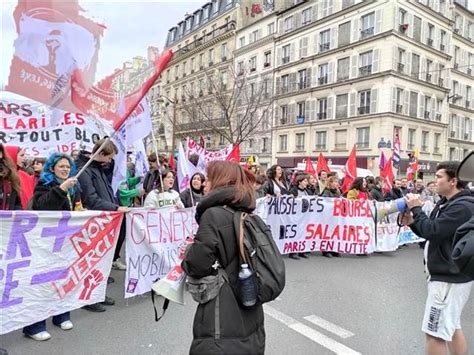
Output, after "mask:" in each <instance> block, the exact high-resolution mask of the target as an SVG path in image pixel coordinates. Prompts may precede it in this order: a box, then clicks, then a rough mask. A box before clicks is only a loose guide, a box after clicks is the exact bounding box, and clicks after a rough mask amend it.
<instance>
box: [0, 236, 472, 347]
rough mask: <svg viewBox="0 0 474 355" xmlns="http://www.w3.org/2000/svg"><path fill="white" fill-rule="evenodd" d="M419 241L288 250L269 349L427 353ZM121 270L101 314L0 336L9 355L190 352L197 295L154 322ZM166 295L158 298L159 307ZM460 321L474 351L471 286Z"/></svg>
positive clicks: (268, 320)
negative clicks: (331, 252)
mask: <svg viewBox="0 0 474 355" xmlns="http://www.w3.org/2000/svg"><path fill="white" fill-rule="evenodd" d="M422 258H423V255H422V250H421V249H420V248H419V247H418V246H417V245H410V246H408V247H405V248H402V249H400V250H398V251H396V252H393V253H384V254H372V255H370V256H368V257H356V256H343V257H341V258H332V259H328V258H325V257H322V256H321V255H320V254H319V253H317V254H314V255H311V256H310V258H309V259H301V260H291V259H288V258H285V262H286V266H287V284H286V288H285V290H284V292H283V293H282V294H281V296H280V297H279V298H278V299H277V300H275V301H274V302H271V303H269V304H267V305H265V307H264V308H265V330H266V334H267V338H266V354H278V355H280V354H291V355H298V354H305V355H306V354H335V353H336V354H358V353H360V354H374V355H380V354H404V355H405V354H410V355H411V354H423V353H424V335H423V333H422V332H421V330H420V327H421V321H422V318H423V310H424V303H425V297H426V281H425V275H424V273H423V261H422ZM123 275H124V272H120V271H113V272H112V276H113V277H114V278H115V279H116V282H115V283H114V284H111V285H109V288H108V295H109V296H112V297H114V298H115V300H116V305H115V306H112V307H108V309H107V311H106V312H104V313H91V312H88V311H85V310H77V311H74V312H72V321H73V323H74V329H73V330H71V331H61V330H60V329H59V328H57V327H54V326H53V325H52V324H51V321H50V320H49V321H48V330H49V331H50V332H51V334H52V339H50V340H48V341H46V342H43V343H38V342H35V341H33V340H30V339H27V338H25V337H24V336H23V335H22V333H21V330H20V331H15V332H12V333H10V334H6V335H4V336H1V337H0V347H3V348H6V349H7V350H8V352H9V354H12V355H24V354H35V355H36V354H37V355H41V354H67V355H69V354H71V355H74V354H99V355H100V354H114V355H115V354H166V355H170V354H186V353H188V350H189V345H190V343H191V340H192V322H193V316H194V311H195V308H196V304H195V303H194V302H193V300H192V299H191V297H190V296H189V295H186V305H185V306H180V305H176V304H171V305H170V307H169V309H168V311H167V313H166V315H165V317H164V318H163V319H162V320H161V321H160V322H158V323H155V321H154V313H153V307H152V303H151V298H150V295H149V294H147V295H144V296H141V297H135V298H131V299H128V300H125V299H123ZM161 302H162V300H160V301H159V303H160V305H159V306H161ZM462 325H463V329H464V332H465V335H466V338H467V339H468V342H469V350H470V353H474V294H471V297H470V299H469V301H468V304H467V306H466V307H465V309H464V312H463V319H462Z"/></svg>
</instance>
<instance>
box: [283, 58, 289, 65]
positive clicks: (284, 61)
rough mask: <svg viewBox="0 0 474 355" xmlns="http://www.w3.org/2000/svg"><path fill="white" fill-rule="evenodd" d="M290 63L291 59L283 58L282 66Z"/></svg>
mask: <svg viewBox="0 0 474 355" xmlns="http://www.w3.org/2000/svg"><path fill="white" fill-rule="evenodd" d="M289 62H290V57H283V58H281V63H282V64H286V63H289Z"/></svg>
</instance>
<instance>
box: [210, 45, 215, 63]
mask: <svg viewBox="0 0 474 355" xmlns="http://www.w3.org/2000/svg"><path fill="white" fill-rule="evenodd" d="M213 64H214V49H213V48H211V49H209V66H211V65H213Z"/></svg>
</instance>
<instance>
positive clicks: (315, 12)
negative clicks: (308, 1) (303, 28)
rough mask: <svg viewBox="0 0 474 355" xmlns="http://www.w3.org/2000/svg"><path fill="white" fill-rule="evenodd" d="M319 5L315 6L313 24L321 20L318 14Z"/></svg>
mask: <svg viewBox="0 0 474 355" xmlns="http://www.w3.org/2000/svg"><path fill="white" fill-rule="evenodd" d="M318 10H319V9H318V4H314V5H313V22H314V21H316V20H317V19H318V18H319V13H318Z"/></svg>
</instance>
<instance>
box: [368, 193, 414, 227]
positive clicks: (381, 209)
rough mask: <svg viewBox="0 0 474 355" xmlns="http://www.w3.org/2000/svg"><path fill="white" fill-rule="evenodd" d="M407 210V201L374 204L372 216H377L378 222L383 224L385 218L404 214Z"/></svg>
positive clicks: (399, 200)
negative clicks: (398, 213)
mask: <svg viewBox="0 0 474 355" xmlns="http://www.w3.org/2000/svg"><path fill="white" fill-rule="evenodd" d="M406 208H407V203H406V201H405V199H404V198H403V197H402V198H397V199H396V200H393V201H385V202H374V204H373V207H372V215H373V216H376V219H377V222H381V221H382V220H383V219H384V218H385V217H387V216H388V215H390V214H392V213H396V212H403V211H405V210H406Z"/></svg>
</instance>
